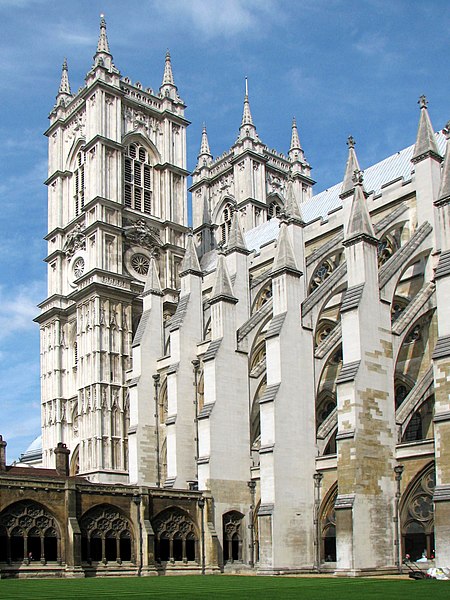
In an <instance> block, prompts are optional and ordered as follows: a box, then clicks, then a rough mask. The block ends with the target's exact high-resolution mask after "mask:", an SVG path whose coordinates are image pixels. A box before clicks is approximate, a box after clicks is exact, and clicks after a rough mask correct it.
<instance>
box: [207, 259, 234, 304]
mask: <svg viewBox="0 0 450 600" xmlns="http://www.w3.org/2000/svg"><path fill="white" fill-rule="evenodd" d="M218 300H228V301H231V302H237V298H235V296H234V294H233V286H232V285H231V279H230V274H229V273H228V268H227V263H226V261H225V255H224V254H223V252H220V253H219V256H218V260H217V267H216V278H215V280H214V286H213V289H212V292H211V298H210V302H212V301H218Z"/></svg>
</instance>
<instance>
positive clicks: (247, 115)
mask: <svg viewBox="0 0 450 600" xmlns="http://www.w3.org/2000/svg"><path fill="white" fill-rule="evenodd" d="M246 125H253V119H252V113H251V112H250V102H249V100H248V79H247V77H246V78H245V96H244V112H243V114H242V123H241V127H245V126H246Z"/></svg>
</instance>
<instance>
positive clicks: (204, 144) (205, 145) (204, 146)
mask: <svg viewBox="0 0 450 600" xmlns="http://www.w3.org/2000/svg"><path fill="white" fill-rule="evenodd" d="M205 155H206V156H211V151H210V149H209V142H208V134H207V132H206V125H205V124H204V123H203V130H202V141H201V144H200V154H199V155H198V156H199V157H200V156H205Z"/></svg>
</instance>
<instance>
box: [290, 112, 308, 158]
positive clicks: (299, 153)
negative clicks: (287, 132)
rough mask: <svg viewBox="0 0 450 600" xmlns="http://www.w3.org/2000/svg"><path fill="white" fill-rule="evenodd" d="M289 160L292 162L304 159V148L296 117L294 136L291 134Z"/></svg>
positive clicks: (293, 125) (294, 120)
mask: <svg viewBox="0 0 450 600" xmlns="http://www.w3.org/2000/svg"><path fill="white" fill-rule="evenodd" d="M289 158H290V159H291V160H298V159H299V158H300V159H302V160H303V159H304V158H305V157H304V154H303V150H302V146H301V144H300V138H299V137H298V129H297V121H296V119H295V117H293V119H292V134H291V146H290V148H289Z"/></svg>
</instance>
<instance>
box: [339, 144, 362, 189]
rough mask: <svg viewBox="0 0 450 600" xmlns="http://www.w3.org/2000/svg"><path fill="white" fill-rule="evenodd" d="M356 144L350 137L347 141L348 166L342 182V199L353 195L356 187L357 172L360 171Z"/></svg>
mask: <svg viewBox="0 0 450 600" xmlns="http://www.w3.org/2000/svg"><path fill="white" fill-rule="evenodd" d="M355 143H356V142H355V140H354V139H353V137H352V136H351V135H350V136H349V137H348V139H347V146H348V158H347V165H346V167H345V175H344V180H343V182H342V188H341V198H342V197H344V198H345V197H346V196H349V195H350V194H351V192H352V191H353V189H354V187H355V184H354V181H353V177H354V174H355V171H360V168H359V163H358V158H357V156H356V152H355Z"/></svg>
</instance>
